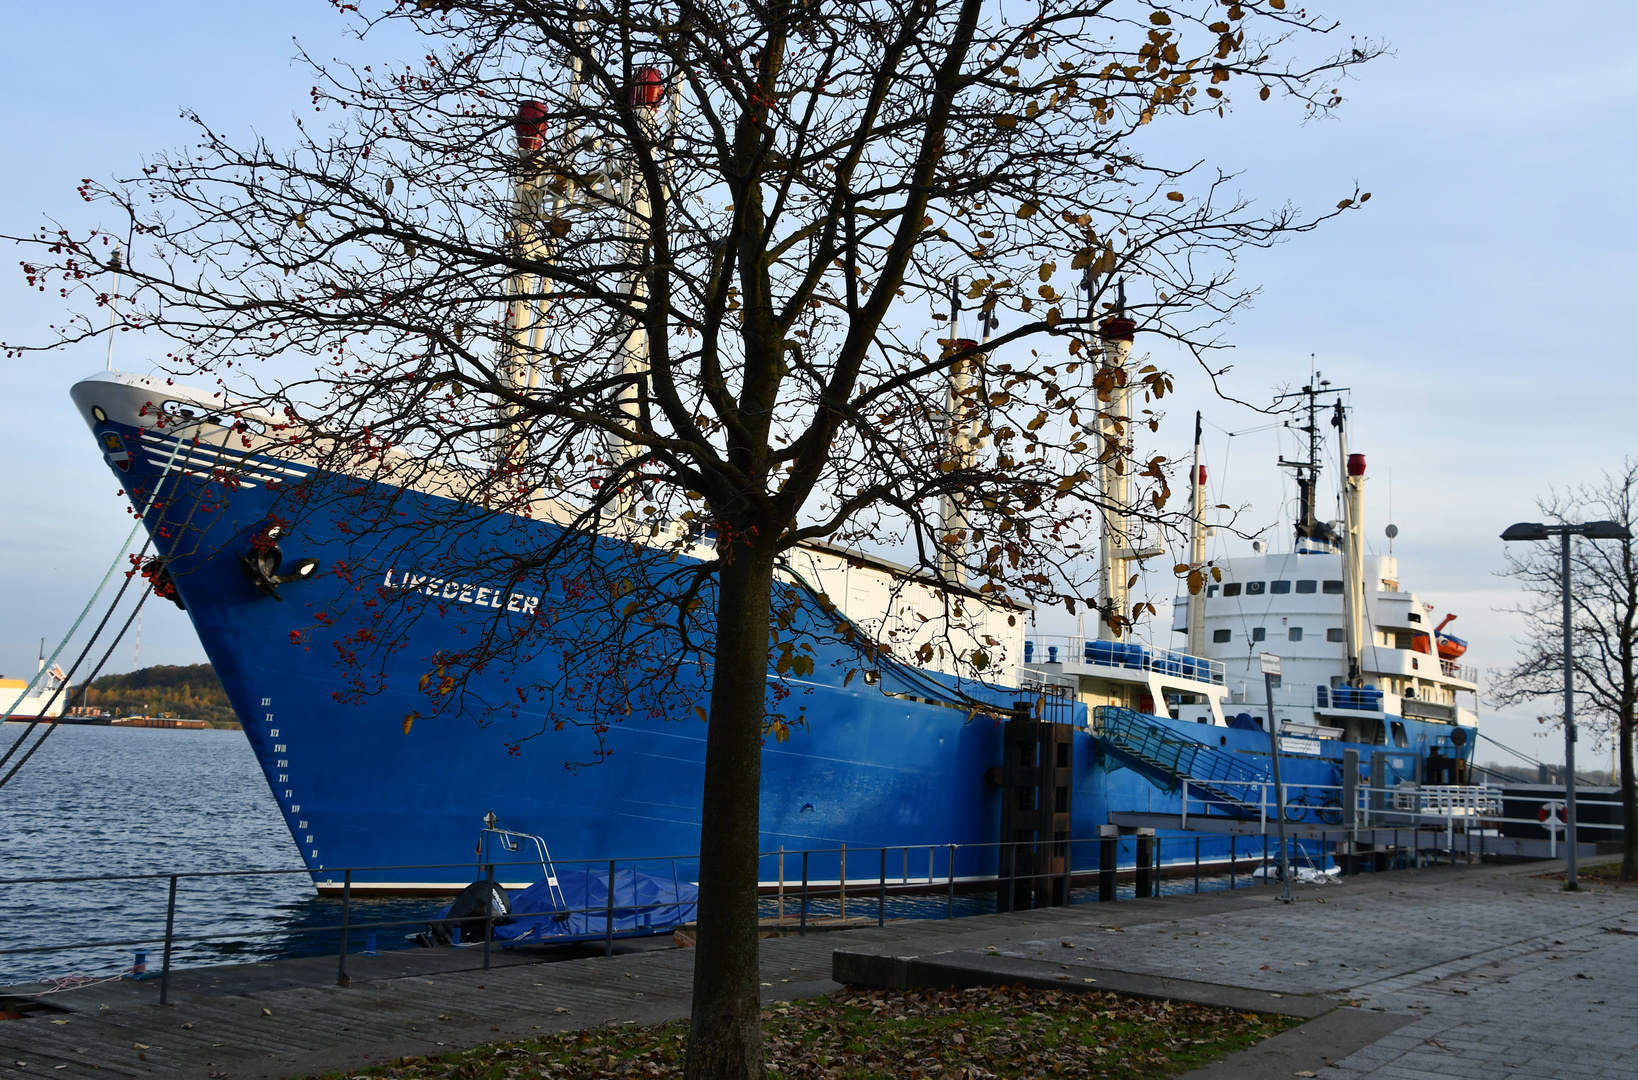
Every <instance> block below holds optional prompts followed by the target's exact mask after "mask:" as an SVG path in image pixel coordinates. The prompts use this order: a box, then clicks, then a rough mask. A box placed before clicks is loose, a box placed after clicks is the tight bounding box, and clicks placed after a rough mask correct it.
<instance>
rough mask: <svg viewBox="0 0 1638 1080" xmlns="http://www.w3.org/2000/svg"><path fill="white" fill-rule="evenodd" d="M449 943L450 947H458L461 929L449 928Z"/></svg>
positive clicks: (457, 927) (456, 927)
mask: <svg viewBox="0 0 1638 1080" xmlns="http://www.w3.org/2000/svg"><path fill="white" fill-rule="evenodd" d="M449 943H450V944H451V945H459V944H460V943H461V928H460V927H459V926H453V927H450V930H449Z"/></svg>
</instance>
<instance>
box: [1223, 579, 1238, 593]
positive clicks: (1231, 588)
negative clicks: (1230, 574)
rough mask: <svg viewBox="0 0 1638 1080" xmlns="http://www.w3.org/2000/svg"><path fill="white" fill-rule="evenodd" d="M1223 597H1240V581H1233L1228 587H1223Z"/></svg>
mask: <svg viewBox="0 0 1638 1080" xmlns="http://www.w3.org/2000/svg"><path fill="white" fill-rule="evenodd" d="M1223 595H1224V596H1239V595H1240V583H1239V582H1238V581H1231V582H1229V583H1228V584H1227V585H1224V586H1223Z"/></svg>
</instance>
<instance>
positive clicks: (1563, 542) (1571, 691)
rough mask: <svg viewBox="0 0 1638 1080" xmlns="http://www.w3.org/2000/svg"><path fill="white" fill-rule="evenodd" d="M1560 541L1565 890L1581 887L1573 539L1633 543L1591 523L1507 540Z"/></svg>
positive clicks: (1529, 525)
mask: <svg viewBox="0 0 1638 1080" xmlns="http://www.w3.org/2000/svg"><path fill="white" fill-rule="evenodd" d="M1554 536H1556V537H1558V540H1559V547H1558V551H1559V592H1560V595H1561V599H1562V602H1563V608H1564V617H1563V625H1564V840H1565V847H1566V848H1567V849H1568V863H1567V873H1566V874H1565V878H1566V881H1565V886H1564V887H1565V888H1566V889H1568V890H1570V891H1571V892H1574V891H1575V890H1576V889H1579V888H1580V887H1581V883H1580V880H1579V879H1578V878H1577V876H1576V859H1575V856H1576V851H1575V844H1576V833H1575V668H1574V666H1573V661H1572V660H1571V656H1570V537H1572V536H1584V537H1586V538H1587V539H1588V540H1631V539H1632V532H1631V531H1630V530H1629V529H1628V528H1627V527H1626V526H1625V525H1622V524H1621V523H1620V522H1618V521H1588V522H1584V523H1583V524H1580V525H1569V524H1565V525H1543V524H1542V523H1541V522H1539V521H1521V522H1519V523H1518V524H1516V525H1509V526H1508V527H1507V531H1506V532H1504V533H1502V535H1501V538H1502V539H1503V540H1547V539H1550V538H1552V537H1554Z"/></svg>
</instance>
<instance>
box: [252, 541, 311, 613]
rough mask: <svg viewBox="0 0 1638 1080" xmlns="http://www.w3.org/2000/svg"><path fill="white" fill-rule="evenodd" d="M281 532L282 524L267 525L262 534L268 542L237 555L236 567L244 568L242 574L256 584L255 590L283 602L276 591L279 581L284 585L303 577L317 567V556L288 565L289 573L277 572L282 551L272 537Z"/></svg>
mask: <svg viewBox="0 0 1638 1080" xmlns="http://www.w3.org/2000/svg"><path fill="white" fill-rule="evenodd" d="M283 532H284V529H283V527H282V526H279V525H269V526H268V527H267V531H266V532H265V533H263V534H262V535H263V536H265V537H266V538H267V540H268V543H266V544H265V545H264V544H258V545H256V546H255V547H253V548H251V549H250V553H249V554H248V555H241V556H239V567H240V569H242V570H244V572H245V578H246V579H247V580H248V581H249V582H250V583H251V584H252V585H254V586H256V590H257V591H258V592H260V593H262V594H263V595H264V596H271V597H272V598H273V599H275V600H277V601H279V602H280V603H283V602H284V597H282V596H280V595H279V586H280V585H288V584H289V583H290V582H292V581H305V580H306V579H308V578H310V577H312V576H313V575H314V574H315V573H317V572H318V568H319V561H318V560H317V559H301V560H299V561H298V562H297V563H296V564H295V565H294V566H292V567H291V568H290V573H288V574H281V573H279V569H280V564H281V563H283V562H284V553H283V552H281V551H280V550H279V545H278V544H276V543H273V541H275V540H277V539H278V538H279V535H280V534H281V533H283Z"/></svg>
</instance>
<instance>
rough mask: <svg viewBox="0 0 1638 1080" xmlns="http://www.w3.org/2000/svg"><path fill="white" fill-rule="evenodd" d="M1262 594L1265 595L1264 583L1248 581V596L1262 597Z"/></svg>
mask: <svg viewBox="0 0 1638 1080" xmlns="http://www.w3.org/2000/svg"><path fill="white" fill-rule="evenodd" d="M1262 594H1263V582H1261V581H1248V582H1246V595H1247V596H1261V595H1262Z"/></svg>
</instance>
